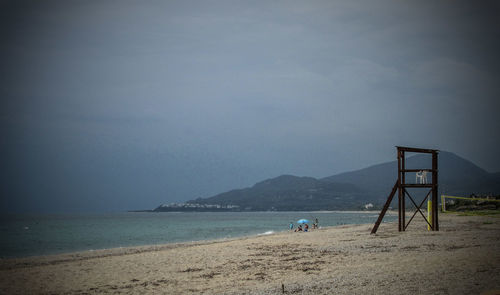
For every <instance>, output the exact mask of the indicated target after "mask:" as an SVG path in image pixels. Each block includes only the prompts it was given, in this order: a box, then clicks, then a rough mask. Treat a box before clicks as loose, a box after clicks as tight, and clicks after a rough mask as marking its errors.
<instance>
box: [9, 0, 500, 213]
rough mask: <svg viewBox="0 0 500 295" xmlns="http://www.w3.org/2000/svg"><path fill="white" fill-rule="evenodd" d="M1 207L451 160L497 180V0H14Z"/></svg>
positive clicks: (72, 208)
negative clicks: (443, 154) (416, 155)
mask: <svg viewBox="0 0 500 295" xmlns="http://www.w3.org/2000/svg"><path fill="white" fill-rule="evenodd" d="M0 3H1V4H0V5H1V6H0V34H1V35H0V38H1V44H2V45H1V46H0V99H1V100H0V163H1V174H0V177H1V179H2V180H1V183H0V193H1V199H0V212H2V213H34V212H40V213H61V212H120V211H125V210H135V209H153V208H155V207H157V206H158V205H160V204H163V203H171V202H184V201H187V200H192V199H195V198H198V197H210V196H213V195H215V194H218V193H221V192H224V191H227V190H231V189H236V188H242V187H248V186H252V185H253V184H254V183H256V182H258V181H262V180H264V179H267V178H271V177H276V176H279V175H281V174H292V175H297V176H312V177H317V178H321V177H326V176H330V175H334V174H337V173H341V172H345V171H351V170H356V169H360V168H364V167H367V166H370V165H374V164H378V163H382V162H386V161H392V160H395V159H396V149H395V146H397V145H403V146H414V147H422V148H435V149H440V150H446V151H450V152H453V153H456V154H457V155H459V156H461V157H464V158H466V159H468V160H470V161H472V162H474V163H475V164H477V165H479V166H480V167H482V168H484V169H486V170H487V171H489V172H499V171H500V153H499V152H498V146H500V136H499V134H500V132H499V131H500V118H499V111H500V99H499V98H500V55H499V52H500V26H499V25H498V23H497V21H498V19H500V5H499V4H498V2H496V3H495V2H494V1H330V0H329V1H128V0H122V1H111V0H102V1H94V0H90V1H89V0H87V1H79V0H77V1H66V0H65V1H50V0H48V1H2V2H0Z"/></svg>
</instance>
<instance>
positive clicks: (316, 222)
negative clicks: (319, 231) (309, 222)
mask: <svg viewBox="0 0 500 295" xmlns="http://www.w3.org/2000/svg"><path fill="white" fill-rule="evenodd" d="M315 225H316V228H319V222H318V218H316V220H315Z"/></svg>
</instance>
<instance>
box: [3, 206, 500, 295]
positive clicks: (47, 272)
mask: <svg viewBox="0 0 500 295" xmlns="http://www.w3.org/2000/svg"><path fill="white" fill-rule="evenodd" d="M497 216H498V215H497ZM417 217H418V216H416V219H415V220H414V221H413V222H412V224H411V225H410V226H409V228H408V229H407V231H406V232H401V233H400V232H398V230H397V224H395V223H383V224H382V225H381V226H380V228H379V230H378V233H377V234H376V235H370V230H371V227H372V225H371V224H367V225H355V226H340V227H330V228H323V229H319V230H314V231H311V232H307V233H294V232H283V233H277V234H272V235H266V236H258V237H248V238H240V239H234V240H219V241H211V242H196V243H182V244H169V245H161V246H145V247H134V248H119V249H109V250H100V251H87V252H80V253H72V254H63V255H54V256H43V257H33V258H23V259H4V260H0V274H1V275H0V293H1V294H121V293H130V294H282V293H283V290H284V293H285V294H500V218H498V217H493V216H458V215H456V214H441V215H440V231H439V232H429V231H427V230H426V226H425V224H424V221H423V220H422V218H417Z"/></svg>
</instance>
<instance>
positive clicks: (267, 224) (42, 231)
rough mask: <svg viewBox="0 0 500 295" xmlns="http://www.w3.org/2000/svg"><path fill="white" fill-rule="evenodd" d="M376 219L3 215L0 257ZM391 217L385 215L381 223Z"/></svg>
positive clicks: (365, 215)
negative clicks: (316, 222)
mask: <svg viewBox="0 0 500 295" xmlns="http://www.w3.org/2000/svg"><path fill="white" fill-rule="evenodd" d="M377 217H378V212H184V213H175V212H164V213H146V212H144V213H143V212H127V213H114V214H79V215H78V214H77V215H10V216H9V215H7V216H2V217H0V236H1V239H0V258H13V257H27V256H38V255H48V254H59V253H69V252H77V251H88V250H97V249H107V248H116V247H129V246H140V245H155V244H165V243H175V242H188V241H201V240H213V239H223V238H235V237H241V236H253V235H262V234H271V233H274V232H280V231H287V230H288V229H289V224H290V222H294V223H296V221H297V220H299V219H301V218H306V219H309V220H310V221H311V222H314V219H315V218H318V220H319V225H320V227H325V226H337V225H343V224H364V223H371V224H373V223H374V222H375V221H376V219H377ZM396 218H397V217H396V216H391V215H386V216H385V217H384V221H393V220H395V219H396ZM310 225H311V224H310ZM295 226H296V224H295Z"/></svg>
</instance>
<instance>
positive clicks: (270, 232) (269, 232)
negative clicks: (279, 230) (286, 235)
mask: <svg viewBox="0 0 500 295" xmlns="http://www.w3.org/2000/svg"><path fill="white" fill-rule="evenodd" d="M272 234H274V231H272V230H269V231H266V232H265V233H261V234H258V235H259V236H267V235H272Z"/></svg>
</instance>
